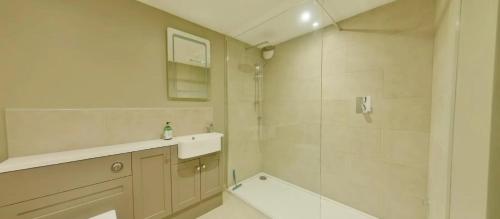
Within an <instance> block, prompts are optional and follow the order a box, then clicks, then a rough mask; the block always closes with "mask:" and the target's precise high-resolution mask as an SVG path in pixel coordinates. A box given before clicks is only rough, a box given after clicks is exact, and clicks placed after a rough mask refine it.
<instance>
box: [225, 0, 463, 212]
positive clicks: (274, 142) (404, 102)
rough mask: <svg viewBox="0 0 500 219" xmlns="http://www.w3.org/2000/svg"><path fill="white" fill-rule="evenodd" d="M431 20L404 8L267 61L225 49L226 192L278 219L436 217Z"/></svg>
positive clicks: (417, 8) (419, 8)
mask: <svg viewBox="0 0 500 219" xmlns="http://www.w3.org/2000/svg"><path fill="white" fill-rule="evenodd" d="M434 14H435V5H434V1H432V0H420V1H418V0H400V1H396V2H394V3H392V4H389V5H386V6H384V7H381V8H378V9H375V10H374V11H370V12H367V13H364V14H362V15H359V16H356V17H354V18H350V19H348V20H345V21H343V22H342V23H341V26H342V31H340V30H339V29H338V28H337V27H336V26H334V25H332V26H329V27H326V28H322V29H319V30H316V31H314V32H312V33H309V34H306V35H303V36H299V37H297V38H294V39H292V40H289V41H286V42H282V43H279V44H278V45H275V46H276V47H275V51H274V56H273V57H272V59H269V60H264V59H263V58H262V54H261V50H260V49H259V48H249V47H250V45H246V44H244V43H242V42H239V41H237V40H234V39H230V38H228V39H227V41H226V43H227V46H226V48H227V51H226V54H227V95H228V96H227V97H228V105H227V112H228V114H227V116H228V118H227V120H228V135H227V139H228V164H227V169H228V173H227V174H228V177H227V178H228V185H230V187H229V189H228V190H229V191H230V192H231V193H232V194H233V195H235V196H236V197H238V198H240V199H242V200H243V201H245V202H246V203H248V204H250V205H252V206H253V207H255V208H256V209H258V210H260V211H262V212H263V213H264V214H266V215H267V216H269V217H271V218H286V219H293V218H297V219H299V218H301V219H302V218H342V219H366V218H381V219H401V218H405V219H423V218H427V215H428V211H429V210H428V208H429V202H428V198H429V197H428V189H432V190H433V191H437V190H439V191H442V190H445V189H443V188H437V190H436V187H434V186H428V165H429V164H428V163H429V144H430V140H429V139H430V127H431V125H430V124H431V102H432V99H433V94H432V92H431V91H432V87H433V57H434V54H433V51H434V40H435V38H434ZM455 18H456V17H452V18H450V19H455ZM436 19H437V18H436ZM451 46H452V45H451ZM444 49H447V48H444ZM453 64H455V63H453ZM453 73H454V72H453V71H450V75H452V74H453ZM367 96H369V97H370V98H371V101H372V106H373V111H372V112H369V113H362V110H361V111H360V110H359V107H360V105H359V103H358V102H357V100H358V99H360V97H367ZM449 99H451V97H449ZM447 107H451V105H449V106H447ZM445 116H446V117H451V114H446V115H445ZM437 121H438V120H437ZM438 122H440V121H438ZM444 163H446V161H445V159H443V162H442V163H438V164H433V165H440V166H446V164H444ZM431 164H432V162H431ZM442 169H446V167H444V168H442ZM435 174H438V173H435ZM443 174H444V173H441V175H443ZM443 177H445V176H443ZM235 184H238V185H239V186H237V187H234V185H235ZM441 185H442V186H443V187H444V186H446V185H445V183H443V184H441ZM231 186H232V187H231ZM440 195H441V194H440ZM442 197H446V194H442ZM437 199H440V198H436V200H437ZM440 207H441V208H442V209H445V208H446V206H445V205H443V206H440ZM443 211H444V210H443ZM437 218H438V217H437Z"/></svg>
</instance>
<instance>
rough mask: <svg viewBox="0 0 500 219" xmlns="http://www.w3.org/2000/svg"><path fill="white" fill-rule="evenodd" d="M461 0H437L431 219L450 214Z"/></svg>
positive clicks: (430, 181)
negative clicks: (458, 24)
mask: <svg viewBox="0 0 500 219" xmlns="http://www.w3.org/2000/svg"><path fill="white" fill-rule="evenodd" d="M459 12H460V1H459V0H438V1H436V17H435V26H436V35H435V38H434V69H433V71H434V74H433V79H432V119H431V137H430V148H429V180H428V192H427V193H428V196H429V219H445V218H448V215H449V196H450V177H451V176H450V175H451V172H450V168H451V151H452V135H453V129H452V125H453V115H454V104H455V85H456V75H457V56H458V34H459V28H458V26H457V23H458V22H459V21H460V14H459Z"/></svg>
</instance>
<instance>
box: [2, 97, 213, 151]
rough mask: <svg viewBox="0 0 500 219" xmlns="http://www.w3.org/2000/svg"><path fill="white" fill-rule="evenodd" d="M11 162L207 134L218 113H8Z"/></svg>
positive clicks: (153, 110) (185, 110)
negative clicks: (168, 135)
mask: <svg viewBox="0 0 500 219" xmlns="http://www.w3.org/2000/svg"><path fill="white" fill-rule="evenodd" d="M6 117H7V132H8V142H9V156H12V157H16V156H25V155H31V154H40V153H48V152H57V151H64V150H73V149H81V148H89V147H96V146H103V145H112V144H121V143H127V142H136V141H144V140H151V139H159V138H161V137H162V133H163V127H164V126H165V122H166V121H170V122H172V125H173V128H174V136H181V135H189V134H196V133H203V132H206V127H207V126H208V124H209V123H212V122H213V110H212V108H210V107H200V108H142V109H141V108H129V109H126V108H116V109H111V108H108V109H97V108H95V109H67V110H59V109H38V110H37V109H12V110H7V114H6Z"/></svg>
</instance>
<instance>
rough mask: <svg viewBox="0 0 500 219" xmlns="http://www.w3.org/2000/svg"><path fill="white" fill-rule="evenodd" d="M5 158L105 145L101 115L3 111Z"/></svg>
mask: <svg viewBox="0 0 500 219" xmlns="http://www.w3.org/2000/svg"><path fill="white" fill-rule="evenodd" d="M6 118H7V139H8V145H9V157H15V156H24V155H32V154H39V153H47V152H57V151H63V150H73V149H81V148H87V147H94V146H99V145H105V144H106V138H107V135H106V131H107V130H106V119H105V115H104V114H103V113H101V112H98V111H93V110H40V111H38V110H7V111H6Z"/></svg>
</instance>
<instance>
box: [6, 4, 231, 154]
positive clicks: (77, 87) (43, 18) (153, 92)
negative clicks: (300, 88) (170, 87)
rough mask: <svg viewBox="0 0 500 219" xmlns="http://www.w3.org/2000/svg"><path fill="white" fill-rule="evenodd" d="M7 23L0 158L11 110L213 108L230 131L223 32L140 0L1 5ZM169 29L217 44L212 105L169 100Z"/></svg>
mask: <svg viewBox="0 0 500 219" xmlns="http://www.w3.org/2000/svg"><path fill="white" fill-rule="evenodd" d="M0 26H1V27H2V31H0V38H1V39H2V40H1V41H0V48H1V49H0V50H1V51H2V52H1V53H0V74H1V80H0V87H1V88H2V91H1V92H0V111H1V112H0V114H1V116H0V157H5V156H6V153H7V152H6V142H7V140H6V129H5V117H4V109H5V108H30V109H33V108H34V109H36V108H71V109H72V108H78V109H87V108H103V107H104V108H170V107H212V108H213V117H214V123H215V128H216V130H217V131H220V132H223V131H224V125H225V121H224V120H225V106H224V102H225V38H224V36H223V35H221V34H219V33H216V32H214V31H210V30H208V29H206V28H204V27H201V26H198V25H195V24H193V23H190V22H187V21H185V20H182V19H180V18H177V17H174V16H172V15H170V14H167V13H165V12H162V11H159V10H157V9H154V8H151V7H149V6H147V5H144V4H141V3H139V2H137V1H135V0H75V1H65V0H44V1H37V0H26V1H0ZM167 27H174V28H177V29H180V30H183V31H186V32H189V33H193V34H195V35H199V36H201V37H204V38H207V39H209V40H210V41H211V43H212V69H211V74H212V75H211V80H212V81H211V83H212V86H211V89H212V90H211V98H210V101H206V102H183V101H170V100H168V98H167V85H166V84H167V83H166V68H167V67H166V60H167V58H166V30H167ZM157 119H158V120H160V121H162V122H163V120H164V118H160V117H159V118H157ZM51 125H52V124H50V123H46V124H45V126H48V127H49V129H50V126H51ZM174 125H176V124H174ZM42 128H43V127H40V128H37V129H27V130H25V133H24V136H25V137H26V138H29V137H30V136H32V135H31V134H30V133H33V132H39V131H40V129H42ZM61 134H63V135H64V133H61ZM156 134H157V133H155V135H156ZM60 149H62V148H60ZM17 153H18V152H16V150H15V149H14V150H13V153H12V154H11V155H12V156H16V155H21V154H17ZM26 153H30V152H26ZM22 154H24V152H23V153H22Z"/></svg>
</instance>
